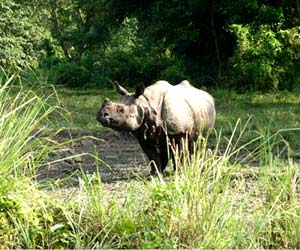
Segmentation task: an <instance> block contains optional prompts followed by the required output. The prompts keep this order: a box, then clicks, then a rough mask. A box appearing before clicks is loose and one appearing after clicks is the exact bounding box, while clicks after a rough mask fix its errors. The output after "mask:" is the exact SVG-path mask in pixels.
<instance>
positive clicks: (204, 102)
mask: <svg viewBox="0 0 300 250" xmlns="http://www.w3.org/2000/svg"><path fill="white" fill-rule="evenodd" d="M114 88H115V90H116V91H117V92H118V93H120V94H121V95H122V99H121V100H120V101H119V102H112V101H110V100H109V99H108V98H106V99H105V100H104V102H103V104H102V106H101V108H100V110H99V112H98V114H97V120H98V121H99V122H100V123H101V124H102V125H103V126H105V127H109V128H112V129H115V130H119V131H129V132H131V133H132V134H133V135H134V136H135V137H136V138H137V140H138V141H139V143H140V145H141V147H142V149H143V151H144V152H145V154H146V155H147V156H148V158H149V160H150V161H151V174H155V173H156V169H157V170H158V171H159V172H163V170H164V169H165V167H166V165H167V163H168V151H169V152H172V151H173V149H174V147H176V146H177V147H178V148H179V149H180V147H181V142H182V141H183V140H186V139H187V142H188V145H189V150H190V151H191V152H192V151H193V147H192V145H193V142H194V141H196V140H197V138H198V136H199V131H202V133H204V134H206V132H207V131H208V130H209V129H211V128H212V127H213V126H214V123H215V118H216V111H215V104H214V100H213V98H212V96H211V95H209V94H208V93H207V92H205V91H202V90H199V89H197V88H195V87H193V86H192V85H191V84H190V83H189V82H188V81H186V80H185V81H182V82H181V83H179V84H177V85H175V86H173V85H171V84H169V83H168V82H166V81H158V82H156V83H155V84H153V85H151V86H149V87H147V88H145V87H144V85H139V86H138V87H137V88H136V92H135V93H129V92H128V91H127V90H125V89H124V88H123V87H122V86H120V85H119V84H118V83H114ZM167 138H168V139H169V140H167ZM167 141H169V142H171V144H170V143H167ZM168 147H170V148H168ZM174 168H175V166H174Z"/></svg>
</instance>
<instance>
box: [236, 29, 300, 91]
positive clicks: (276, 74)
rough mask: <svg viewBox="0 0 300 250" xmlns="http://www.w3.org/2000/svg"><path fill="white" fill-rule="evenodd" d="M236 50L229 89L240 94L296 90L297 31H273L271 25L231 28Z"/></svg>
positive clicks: (299, 74)
mask: <svg viewBox="0 0 300 250" xmlns="http://www.w3.org/2000/svg"><path fill="white" fill-rule="evenodd" d="M232 30H233V33H234V34H235V35H236V37H237V46H236V49H235V52H234V56H233V58H232V67H233V70H232V74H231V85H232V87H234V88H236V89H240V90H247V89H251V90H263V91H266V90H276V89H287V90H293V89H295V88H297V84H298V82H299V80H300V72H299V70H298V69H299V66H300V39H299V37H300V33H299V29H298V28H292V29H287V30H279V31H275V30H274V29H272V28H271V27H270V25H261V26H259V27H254V26H251V25H244V26H243V25H233V26H232Z"/></svg>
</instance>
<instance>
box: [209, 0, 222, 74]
mask: <svg viewBox="0 0 300 250" xmlns="http://www.w3.org/2000/svg"><path fill="white" fill-rule="evenodd" d="M214 6H215V1H214V0H211V8H210V24H211V30H212V35H213V39H214V44H215V50H216V60H217V71H218V72H217V74H218V78H220V76H221V57H220V50H219V42H218V37H217V33H216V27H215V13H214Z"/></svg>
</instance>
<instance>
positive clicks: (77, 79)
mask: <svg viewBox="0 0 300 250" xmlns="http://www.w3.org/2000/svg"><path fill="white" fill-rule="evenodd" d="M54 71H55V75H56V79H55V82H54V83H56V84H64V85H67V86H69V87H80V86H83V85H85V84H86V83H88V82H89V81H90V78H91V74H90V72H89V71H88V70H87V69H86V68H85V67H84V66H82V65H78V64H75V63H68V62H65V63H59V64H58V65H56V66H55V70H54Z"/></svg>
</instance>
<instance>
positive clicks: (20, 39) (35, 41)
mask: <svg viewBox="0 0 300 250" xmlns="http://www.w3.org/2000/svg"><path fill="white" fill-rule="evenodd" d="M41 12H42V11H41ZM41 24H42V22H41V21H40V20H39V19H38V18H37V16H36V9H35V8H33V7H32V6H30V5H28V4H27V3H26V2H25V3H20V2H19V1H14V0H3V1H1V4H0V58H1V59H0V66H2V67H3V68H6V69H9V68H10V69H20V68H24V67H25V66H28V65H36V64H37V60H38V57H39V56H40V55H41V47H40V45H41V43H42V41H43V39H44V38H45V37H47V36H48V35H49V32H47V29H46V28H47V27H45V26H43V25H41Z"/></svg>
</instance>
